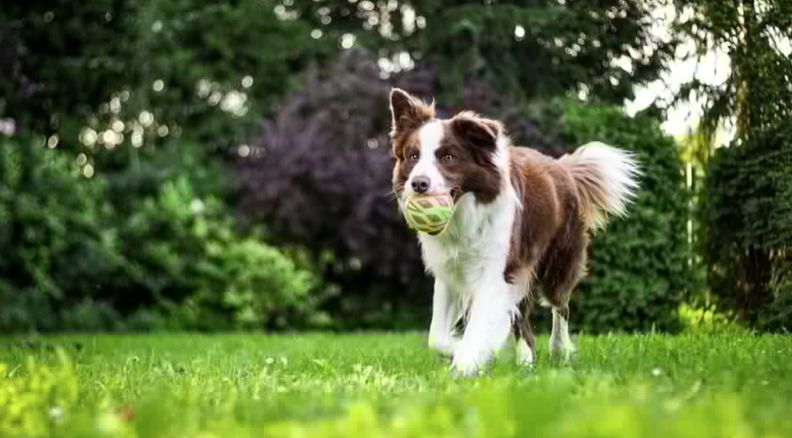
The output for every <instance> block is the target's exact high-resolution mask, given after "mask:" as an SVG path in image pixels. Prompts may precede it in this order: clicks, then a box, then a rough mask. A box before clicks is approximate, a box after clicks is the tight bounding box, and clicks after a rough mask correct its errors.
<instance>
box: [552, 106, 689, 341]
mask: <svg viewBox="0 0 792 438" xmlns="http://www.w3.org/2000/svg"><path fill="white" fill-rule="evenodd" d="M564 131H565V134H566V142H567V146H568V147H569V148H570V149H572V148H575V147H578V146H580V145H582V144H584V143H587V142H589V141H593V140H599V141H603V142H605V143H608V144H611V145H613V146H616V147H619V148H623V149H629V150H632V151H634V152H635V153H636V154H637V156H638V159H639V160H640V162H641V164H642V166H643V172H644V175H643V176H642V177H641V181H640V184H641V189H640V191H639V193H638V197H637V199H636V203H635V205H633V206H631V207H630V209H629V217H628V218H627V219H616V220H613V221H611V223H610V224H609V225H608V229H607V230H605V231H604V232H602V233H599V234H598V235H597V236H596V237H595V238H594V239H593V244H592V248H591V258H590V259H591V261H590V270H589V275H588V277H587V278H585V279H583V280H582V281H581V283H580V286H579V288H578V292H577V293H576V294H575V296H574V298H573V305H572V307H573V312H574V313H575V314H576V317H575V318H573V320H574V321H576V322H577V324H578V325H579V326H580V328H581V329H582V330H585V331H589V332H603V331H607V330H627V331H649V330H652V329H656V330H660V331H675V330H677V329H678V328H679V317H678V309H679V305H680V301H681V297H682V296H683V294H684V293H685V291H686V290H687V289H688V288H689V286H690V282H691V281H692V279H691V277H690V272H689V271H688V268H687V260H688V251H689V248H688V247H687V245H686V240H685V236H686V234H685V219H686V195H685V188H684V186H683V180H682V175H681V173H680V165H679V153H678V149H677V147H676V144H675V143H674V140H673V139H671V138H670V137H668V136H666V135H664V134H663V133H662V131H661V129H660V126H659V123H658V122H656V121H654V120H652V119H650V118H648V117H645V116H642V115H638V116H636V117H635V118H629V117H626V116H624V115H623V114H622V112H621V110H620V109H619V108H615V107H603V106H594V105H591V106H584V105H578V104H570V105H568V106H567V107H566V109H565V114H564Z"/></svg>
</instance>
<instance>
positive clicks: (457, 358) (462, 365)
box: [451, 348, 492, 377]
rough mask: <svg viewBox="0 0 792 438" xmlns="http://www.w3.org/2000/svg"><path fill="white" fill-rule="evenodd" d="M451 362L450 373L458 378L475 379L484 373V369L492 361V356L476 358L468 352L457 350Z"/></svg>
mask: <svg viewBox="0 0 792 438" xmlns="http://www.w3.org/2000/svg"><path fill="white" fill-rule="evenodd" d="M456 353H457V354H455V355H454V359H453V361H452V362H451V373H452V374H454V375H456V376H459V377H476V376H479V375H481V374H483V373H484V367H485V366H486V365H487V364H488V363H490V362H491V361H492V355H489V356H488V357H486V358H476V356H474V355H472V354H470V353H469V352H465V351H462V349H461V348H460V349H458V351H457V352H456Z"/></svg>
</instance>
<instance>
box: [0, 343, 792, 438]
mask: <svg viewBox="0 0 792 438" xmlns="http://www.w3.org/2000/svg"><path fill="white" fill-rule="evenodd" d="M424 345H425V337H424V336H422V335H419V334H404V335H396V334H360V335H343V336H337V335H319V334H313V335H280V336H272V335H187V334H184V335H147V336H144V335H138V336H132V335H130V336H118V335H101V336H77V335H75V336H53V337H39V338H35V339H29V338H15V337H5V338H0V363H3V364H5V367H4V368H5V370H3V369H2V368H3V366H0V435H4V436H11V435H14V436H24V435H27V436H59V437H71V436H74V437H77V436H80V437H83V436H118V437H135V436H136V437H185V438H187V437H193V438H199V437H200V438H210V437H298V436H306V437H308V436H311V437H313V436H317V437H331V436H361V437H391V436H393V437H395V436H404V437H407V436H435V437H441V436H488V437H489V436H532V437H547V436H552V437H556V436H558V437H583V436H620V437H632V436H656V437H682V436H695V437H709V436H712V437H716V436H717V437H721V436H722V437H727V436H729V437H732V436H733V437H738V436H739V437H754V436H755V437H759V436H763V437H771V436H779V437H780V436H792V364H791V363H790V357H792V339H790V338H789V337H785V336H757V335H750V334H735V335H711V336H705V335H698V336H662V335H643V336H637V335H636V336H627V335H613V336H599V337H593V336H581V337H580V339H579V346H580V349H581V351H580V354H579V356H578V358H577V360H576V361H575V362H574V363H572V364H569V365H564V364H560V363H557V362H554V361H553V360H551V358H550V357H549V356H548V351H547V338H546V337H543V338H542V337H540V339H539V347H540V348H539V362H538V364H537V366H536V367H535V369H533V370H528V369H525V368H521V367H519V366H517V365H516V364H515V357H514V353H513V350H512V349H508V350H505V351H504V352H502V353H501V355H500V357H499V359H498V361H497V363H496V364H495V365H494V366H493V367H492V369H491V370H490V371H489V372H488V373H487V375H486V376H485V377H482V378H477V379H454V378H451V377H450V376H449V373H448V361H447V360H444V359H441V358H438V357H437V356H436V355H435V354H434V353H433V352H431V351H429V350H427V349H426V348H425V347H424ZM543 347H544V348H543ZM67 358H68V360H67ZM5 376H9V377H5ZM4 377H5V378H4Z"/></svg>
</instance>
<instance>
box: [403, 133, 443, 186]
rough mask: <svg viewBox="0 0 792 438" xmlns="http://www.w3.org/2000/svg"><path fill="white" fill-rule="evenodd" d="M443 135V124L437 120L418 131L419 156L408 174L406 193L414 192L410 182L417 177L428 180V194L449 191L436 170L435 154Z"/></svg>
mask: <svg viewBox="0 0 792 438" xmlns="http://www.w3.org/2000/svg"><path fill="white" fill-rule="evenodd" d="M443 135H445V133H444V130H443V124H442V123H441V122H440V121H439V120H435V121H432V122H429V123H427V124H426V125H424V126H423V127H421V130H420V131H418V138H419V140H420V142H421V156H420V158H419V160H418V163H417V164H416V165H415V167H414V168H413V170H412V172H411V173H410V178H409V180H408V181H407V184H406V186H407V187H406V190H407V192H413V191H414V190H413V188H412V180H413V178H415V177H418V176H425V177H428V178H429V181H430V183H429V184H430V185H429V192H430V193H447V192H448V191H449V190H450V189H449V188H448V187H447V185H446V182H445V178H443V175H441V174H440V170H439V169H438V168H437V164H438V163H437V156H436V152H437V149H438V148H440V141H441V140H442V139H443Z"/></svg>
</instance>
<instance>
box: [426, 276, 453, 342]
mask: <svg viewBox="0 0 792 438" xmlns="http://www.w3.org/2000/svg"><path fill="white" fill-rule="evenodd" d="M458 320H459V298H458V297H457V296H455V295H454V294H453V293H452V291H451V289H450V288H449V286H448V285H447V284H446V283H445V282H443V281H442V280H440V279H436V280H435V285H434V299H433V302H432V324H431V325H430V326H429V348H432V349H434V350H437V351H438V352H440V353H441V354H444V355H446V356H453V355H454V347H455V345H456V343H457V340H456V339H455V338H454V336H453V333H452V331H453V328H454V324H456V323H457V321H458Z"/></svg>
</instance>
